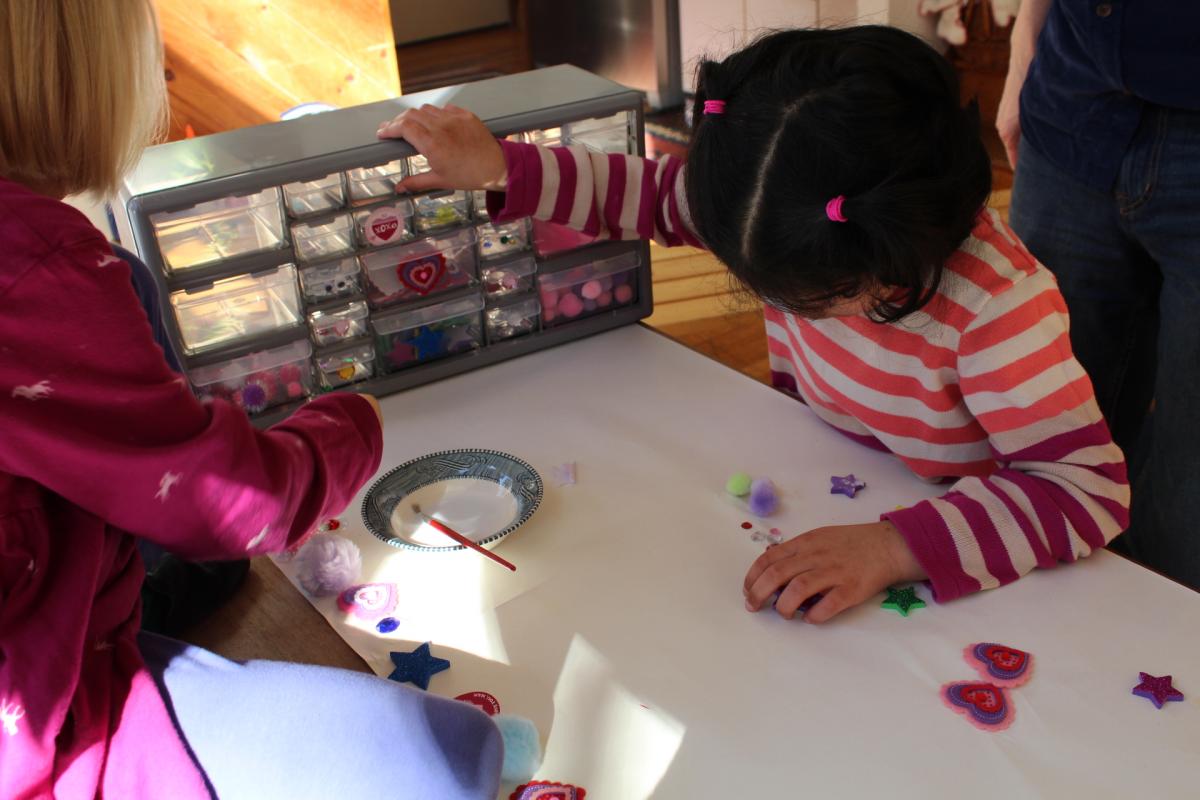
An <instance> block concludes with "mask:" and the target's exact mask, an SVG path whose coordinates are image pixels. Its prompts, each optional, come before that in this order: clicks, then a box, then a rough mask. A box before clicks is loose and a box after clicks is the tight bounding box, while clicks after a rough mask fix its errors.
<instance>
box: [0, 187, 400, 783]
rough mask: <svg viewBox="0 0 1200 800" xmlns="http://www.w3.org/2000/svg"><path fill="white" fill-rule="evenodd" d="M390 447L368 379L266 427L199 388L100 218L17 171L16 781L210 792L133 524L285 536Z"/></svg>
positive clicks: (12, 285) (6, 250) (7, 686)
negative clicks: (38, 190) (145, 619)
mask: <svg viewBox="0 0 1200 800" xmlns="http://www.w3.org/2000/svg"><path fill="white" fill-rule="evenodd" d="M381 453H382V434H381V431H380V427H379V422H378V419H377V418H376V416H375V412H374V411H373V409H372V408H371V406H370V405H369V404H368V403H367V401H365V400H364V399H362V398H361V397H358V396H357V395H354V394H332V395H326V396H324V397H322V398H319V399H317V400H314V401H313V402H312V403H310V404H308V405H307V406H305V407H304V408H303V409H301V410H300V411H298V412H297V413H296V414H294V415H293V416H292V417H291V418H290V419H288V420H287V421H285V422H283V423H281V424H279V425H276V426H275V427H273V428H271V429H270V430H267V431H260V430H256V429H255V428H254V426H253V425H251V424H250V422H249V420H248V419H247V418H246V416H245V414H244V413H243V412H241V411H240V410H238V409H237V408H235V407H233V406H232V405H230V404H228V403H226V402H224V401H219V400H218V401H215V402H212V403H200V402H199V401H197V400H196V399H195V397H193V395H192V393H191V392H190V391H189V389H188V386H187V383H186V381H185V380H184V379H183V378H181V377H179V376H178V375H176V374H175V373H174V372H172V371H171V370H170V368H169V367H168V366H167V364H166V362H165V360H164V358H163V354H162V351H161V350H160V349H159V347H158V345H157V344H156V343H155V341H154V338H153V336H152V333H151V329H150V326H149V323H148V322H147V319H146V315H145V312H144V311H143V310H142V308H141V306H140V305H139V304H138V300H137V297H136V295H135V294H134V291H133V289H132V285H131V283H130V273H129V267H128V265H126V264H125V262H124V261H122V260H121V259H119V258H116V257H115V256H114V255H113V253H112V251H111V249H110V248H109V246H108V244H107V243H106V242H105V240H104V238H103V237H102V236H101V234H100V233H99V232H98V231H96V229H95V228H93V227H92V226H91V225H90V224H89V223H88V221H87V220H86V219H85V218H84V217H83V215H82V214H80V213H79V212H78V211H76V210H75V209H73V208H71V207H70V206H67V205H66V204H64V203H61V202H58V201H57V200H53V199H50V198H47V197H42V196H40V195H37V194H34V193H32V192H30V191H29V190H28V189H25V188H24V187H22V186H19V185H17V184H15V183H11V182H8V181H4V180H0V797H4V798H8V799H12V800H18V799H21V798H33V797H49V796H54V797H57V798H80V799H82V798H94V797H113V798H122V799H123V800H125V799H126V798H133V799H135V800H136V798H168V797H169V798H172V800H188V798H200V797H203V798H208V797H209V796H210V794H209V791H208V789H207V788H206V786H205V783H204V778H203V776H202V774H201V772H200V770H199V769H198V768H197V767H196V765H195V764H194V763H193V762H192V759H191V758H190V756H189V755H188V753H187V750H186V748H185V746H184V743H183V742H182V740H181V739H180V738H179V736H178V734H177V733H176V731H175V728H174V726H173V725H172V723H171V720H170V717H169V715H168V711H167V708H166V707H165V705H164V703H163V699H162V697H161V695H160V694H159V692H158V690H157V688H156V687H155V685H154V682H153V680H152V679H151V677H150V675H149V674H148V673H147V672H146V669H145V666H144V665H143V663H142V659H141V656H140V655H139V652H138V648H137V645H136V642H135V639H134V637H135V635H136V633H137V630H138V621H139V616H140V605H139V589H140V587H141V583H142V577H143V569H142V563H141V559H140V558H139V556H138V554H137V550H136V547H135V543H134V537H135V536H137V537H143V538H145V539H148V540H151V541H153V542H155V543H157V544H159V545H161V546H162V547H164V548H166V549H168V550H171V551H173V552H175V553H178V554H179V555H181V556H183V557H188V558H195V559H232V558H239V557H245V556H251V555H259V554H262V553H271V552H277V551H280V550H283V549H284V548H286V547H289V546H292V545H295V544H297V543H299V542H300V541H302V540H303V539H304V538H305V536H307V534H308V533H309V532H310V531H312V530H313V529H314V528H315V527H316V526H317V525H318V524H319V523H320V522H321V521H322V520H323V519H324V518H326V517H328V516H330V515H333V514H336V513H339V512H340V511H342V510H343V509H344V508H345V506H346V505H347V503H348V502H349V501H350V500H351V498H352V497H353V495H354V493H355V492H356V491H357V490H358V489H359V487H360V486H361V485H362V484H363V483H364V482H365V481H366V480H367V479H368V478H369V477H370V476H371V475H372V474H373V473H374V472H375V471H376V469H377V468H378V465H379V460H380V457H381Z"/></svg>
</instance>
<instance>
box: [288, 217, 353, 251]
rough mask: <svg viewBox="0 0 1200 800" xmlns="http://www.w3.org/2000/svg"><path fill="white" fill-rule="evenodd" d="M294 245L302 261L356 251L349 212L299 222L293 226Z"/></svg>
mask: <svg viewBox="0 0 1200 800" xmlns="http://www.w3.org/2000/svg"><path fill="white" fill-rule="evenodd" d="M292 246H293V247H295V248H296V258H297V259H299V260H300V261H305V262H308V261H320V260H322V259H326V258H334V257H336V256H344V255H348V254H350V253H353V252H354V249H355V248H354V231H353V229H352V228H351V225H350V215H349V214H338V215H337V216H336V217H334V218H333V219H330V220H328V221H325V222H320V223H317V222H297V223H296V224H295V225H293V226H292Z"/></svg>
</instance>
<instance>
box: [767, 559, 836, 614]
mask: <svg viewBox="0 0 1200 800" xmlns="http://www.w3.org/2000/svg"><path fill="white" fill-rule="evenodd" d="M836 585H837V584H836V581H835V580H834V578H833V577H832V575H830V573H828V572H827V571H825V570H819V569H814V570H809V571H808V572H805V573H802V574H800V575H797V576H796V577H795V578H792V580H791V582H789V583H788V584H787V586H785V587H784V588H783V591H782V592H780V593H779V599H778V600H776V601H775V610H776V611H778V612H779V615H780V616H781V617H783V618H784V619H792V618H794V617H795V616H796V611H797V610H798V609H799V608H800V606H801V605H803V604H804V601H805V600H807V599H808V598H810V597H812V596H813V595H817V594H820V593H822V592H826V591H829V590H830V589H832V588H833V587H834V586H836ZM814 607H815V606H814ZM809 613H811V609H810V610H809ZM806 618H807V615H806Z"/></svg>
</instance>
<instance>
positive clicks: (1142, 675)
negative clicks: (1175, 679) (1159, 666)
mask: <svg viewBox="0 0 1200 800" xmlns="http://www.w3.org/2000/svg"><path fill="white" fill-rule="evenodd" d="M1138 680H1139V681H1141V683H1139V684H1138V685H1137V686H1135V687H1133V694H1135V695H1137V696H1138V697H1144V698H1146V699H1147V700H1149V701H1150V702H1151V703H1154V707H1155V708H1162V707H1163V704H1164V703H1169V702H1171V701H1172V700H1174V701H1176V702H1181V701H1182V700H1183V692H1181V691H1179V690H1178V689H1176V688H1175V687H1174V686H1172V685H1171V676H1170V675H1162V676H1157V675H1151V674H1150V673H1148V672H1139V673H1138Z"/></svg>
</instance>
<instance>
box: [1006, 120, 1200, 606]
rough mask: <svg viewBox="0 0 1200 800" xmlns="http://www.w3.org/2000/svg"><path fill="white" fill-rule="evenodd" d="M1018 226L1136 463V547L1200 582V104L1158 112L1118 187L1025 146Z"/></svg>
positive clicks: (1132, 532)
mask: <svg viewBox="0 0 1200 800" xmlns="http://www.w3.org/2000/svg"><path fill="white" fill-rule="evenodd" d="M1011 221H1012V227H1013V229H1014V230H1015V231H1016V232H1017V235H1019V236H1020V237H1021V239H1022V240H1023V241H1024V242H1025V245H1026V246H1027V247H1028V248H1029V250H1030V252H1032V253H1033V255H1034V256H1036V257H1037V259H1038V260H1039V261H1041V262H1042V263H1043V264H1045V265H1046V266H1047V267H1049V268H1050V270H1052V271H1053V272H1054V274H1055V275H1056V276H1057V277H1058V283H1059V288H1060V289H1061V290H1062V293H1063V296H1064V297H1065V298H1066V301H1067V306H1068V308H1069V309H1070V312H1071V345H1072V347H1073V348H1074V350H1075V355H1076V357H1078V359H1079V361H1080V363H1082V364H1083V366H1084V368H1085V369H1086V370H1087V371H1088V374H1089V375H1090V376H1091V378H1092V383H1093V384H1094V386H1095V389H1096V398H1097V400H1098V401H1099V404H1100V409H1101V410H1102V411H1103V412H1104V416H1105V418H1106V419H1107V420H1108V424H1109V427H1110V428H1111V429H1112V432H1113V438H1114V439H1115V440H1116V442H1117V444H1118V445H1120V446H1121V448H1122V449H1123V450H1124V451H1125V454H1126V458H1127V460H1128V461H1129V464H1130V480H1131V482H1132V484H1133V509H1132V521H1131V524H1130V528H1129V531H1128V533H1126V534H1125V536H1124V537H1123V540H1124V544H1125V546H1126V549H1127V550H1128V552H1129V554H1130V555H1131V556H1133V557H1134V558H1135V559H1137V560H1139V561H1141V562H1142V563H1144V564H1146V565H1147V566H1149V567H1151V568H1153V569H1155V570H1158V571H1159V572H1162V573H1164V574H1166V575H1168V576H1170V577H1172V578H1175V579H1176V580H1178V581H1181V582H1182V583H1185V584H1187V585H1189V586H1191V587H1192V588H1195V589H1200V527H1198V526H1200V113H1197V112H1183V111H1175V110H1168V109H1161V108H1159V109H1148V110H1147V111H1146V113H1145V115H1144V118H1143V120H1142V123H1141V127H1140V128H1139V129H1138V132H1137V135H1136V136H1135V138H1134V140H1133V142H1132V143H1131V144H1130V146H1129V148H1128V150H1127V151H1126V153H1125V157H1124V160H1123V162H1122V164H1121V169H1120V173H1119V174H1118V177H1117V180H1116V183H1115V185H1114V186H1113V189H1112V191H1110V192H1100V191H1096V190H1095V189H1092V188H1090V187H1088V186H1085V185H1084V184H1082V183H1080V182H1079V181H1078V180H1076V179H1075V178H1073V177H1072V176H1071V175H1069V174H1067V173H1065V172H1064V171H1062V170H1061V169H1059V168H1058V167H1056V166H1055V165H1054V164H1052V163H1050V161H1049V160H1047V159H1046V158H1045V157H1043V156H1042V155H1041V154H1040V153H1038V152H1037V151H1036V150H1035V149H1033V148H1032V147H1030V146H1028V145H1026V144H1025V143H1024V142H1022V144H1021V149H1020V155H1019V157H1018V159H1017V172H1016V177H1015V182H1014V185H1013V196H1012V207H1011ZM1152 403H1153V410H1152V411H1151V410H1150V409H1151V405H1152Z"/></svg>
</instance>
